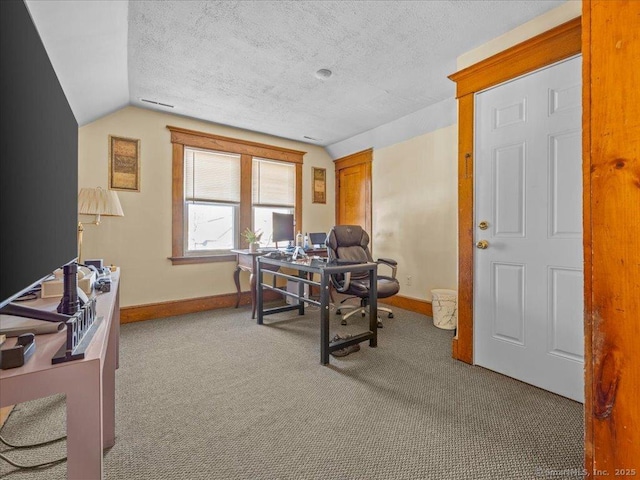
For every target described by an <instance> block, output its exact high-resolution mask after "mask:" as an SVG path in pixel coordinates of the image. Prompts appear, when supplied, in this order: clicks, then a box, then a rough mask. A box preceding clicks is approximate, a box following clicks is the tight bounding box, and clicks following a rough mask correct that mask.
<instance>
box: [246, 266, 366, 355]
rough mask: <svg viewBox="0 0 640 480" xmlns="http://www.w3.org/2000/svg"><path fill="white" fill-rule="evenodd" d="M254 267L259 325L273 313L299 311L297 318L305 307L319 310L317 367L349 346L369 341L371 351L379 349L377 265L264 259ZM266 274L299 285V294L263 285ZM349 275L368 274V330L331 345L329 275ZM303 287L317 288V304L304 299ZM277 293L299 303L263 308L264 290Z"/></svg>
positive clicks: (314, 301)
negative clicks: (289, 271)
mask: <svg viewBox="0 0 640 480" xmlns="http://www.w3.org/2000/svg"><path fill="white" fill-rule="evenodd" d="M256 261H257V262H256V263H257V275H256V276H257V282H256V287H257V288H256V290H257V292H256V293H257V303H258V305H257V307H258V325H262V324H263V320H264V316H265V315H271V314H274V313H280V312H286V311H290V310H296V309H297V310H298V313H299V314H300V315H304V305H305V303H310V304H312V305H317V306H319V307H320V363H321V364H322V365H327V364H328V363H329V354H330V353H331V352H333V351H336V350H341V349H343V348H346V347H348V346H350V345H355V344H356V343H360V342H363V341H365V340H369V346H370V347H376V346H377V345H378V296H377V284H378V264H377V263H372V262H366V263H350V264H338V263H336V262H325V261H320V260H315V259H314V260H312V259H307V260H306V261H291V260H277V259H273V258H266V257H265V256H262V257H258V258H256ZM280 267H285V268H287V269H292V270H297V271H298V276H293V275H288V274H286V273H283V272H280V271H279V269H280ZM265 271H268V272H269V273H270V274H271V275H274V276H276V277H281V278H285V279H287V280H291V281H295V282H298V293H297V294H295V293H291V292H288V291H286V290H283V289H281V288H278V287H274V286H272V285H269V284H265V283H264V282H263V274H264V272H265ZM348 272H367V273H368V274H369V283H370V285H371V288H370V290H369V298H368V302H369V330H368V331H367V332H363V333H360V334H357V335H354V336H352V337H350V338H348V339H342V340H339V341H337V342H333V343H331V342H330V341H329V336H330V335H329V299H330V296H329V279H330V277H331V275H336V274H346V273H348ZM314 273H316V274H318V275H320V282H315V281H313V280H309V277H310V276H312V275H311V274H314ZM304 284H307V285H310V286H316V287H320V300H319V301H317V300H313V299H311V298H307V297H305V296H304ZM265 288H266V289H269V290H277V291H278V292H280V293H282V294H283V295H287V296H290V297H293V298H296V299H298V305H288V306H283V307H275V308H269V309H265V308H264V298H263V297H264V295H263V290H264V289H265Z"/></svg>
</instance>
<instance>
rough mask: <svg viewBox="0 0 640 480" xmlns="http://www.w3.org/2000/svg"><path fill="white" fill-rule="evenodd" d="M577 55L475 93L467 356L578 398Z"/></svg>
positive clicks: (580, 315)
mask: <svg viewBox="0 0 640 480" xmlns="http://www.w3.org/2000/svg"><path fill="white" fill-rule="evenodd" d="M581 60H582V59H581V58H580V57H576V58H572V59H570V60H566V61H564V62H561V63H558V64H555V65H553V66H550V67H548V68H544V69H542V70H538V71H536V72H534V73H532V74H529V75H526V76H523V77H520V78H518V79H515V80H513V81H511V82H508V83H506V84H502V85H499V86H497V87H494V88H492V89H490V90H487V91H484V92H482V93H479V94H477V95H476V110H475V111H476V117H475V128H476V130H475V131H476V134H475V152H476V161H475V168H476V170H475V192H476V193H475V195H476V197H475V209H476V210H475V225H474V228H475V241H476V242H480V241H483V240H484V241H486V248H485V249H481V248H478V249H476V250H475V260H474V262H475V264H474V269H475V270H474V272H475V273H474V352H475V353H474V356H475V358H474V362H475V363H476V364H477V365H480V366H483V367H486V368H489V369H491V370H495V371H496V372H500V373H502V374H505V375H508V376H510V377H514V378H517V379H518V380H522V381H523V382H526V383H530V384H532V385H536V386H538V387H541V388H544V389H545V390H550V391H552V392H555V393H558V394H560V395H563V396H565V397H569V398H572V399H574V400H577V401H579V402H583V401H584V379H583V354H584V348H583V342H584V329H583V310H584V306H583V287H582V286H583V257H582V148H581V141H582V133H581V132H582V123H581V117H582V108H581V95H582V92H581ZM481 222H486V228H484V229H483V228H481V226H482V227H485V225H481ZM476 246H478V245H476ZM482 246H484V245H482V244H481V245H480V247H482Z"/></svg>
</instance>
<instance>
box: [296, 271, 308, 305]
mask: <svg viewBox="0 0 640 480" xmlns="http://www.w3.org/2000/svg"><path fill="white" fill-rule="evenodd" d="M298 277H300V278H304V279H306V278H307V272H303V271H302V270H298ZM298 297H299V300H298V315H304V302H303V301H302V298H303V297H304V283H302V282H298Z"/></svg>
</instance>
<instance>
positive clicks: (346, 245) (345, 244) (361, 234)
mask: <svg viewBox="0 0 640 480" xmlns="http://www.w3.org/2000/svg"><path fill="white" fill-rule="evenodd" d="M326 244H327V256H328V257H329V261H333V260H345V261H348V262H373V258H372V257H371V252H370V251H369V234H368V233H367V232H365V231H364V230H363V229H362V227H361V226H359V225H336V226H335V227H333V228H332V229H331V231H330V232H329V235H327V241H326ZM365 277H368V274H367V273H366V272H364V273H353V274H352V276H351V278H352V279H358V278H365Z"/></svg>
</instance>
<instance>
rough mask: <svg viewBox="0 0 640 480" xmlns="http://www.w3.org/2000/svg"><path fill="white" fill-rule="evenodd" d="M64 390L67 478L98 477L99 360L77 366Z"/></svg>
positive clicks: (101, 444) (100, 428)
mask: <svg viewBox="0 0 640 480" xmlns="http://www.w3.org/2000/svg"><path fill="white" fill-rule="evenodd" d="M66 393H67V459H68V460H67V478H68V479H70V480H72V479H78V480H87V479H90V478H91V479H101V478H103V477H102V473H103V472H102V465H103V462H102V449H103V447H104V442H103V438H104V436H103V435H104V432H103V425H102V416H103V404H102V395H101V392H100V361H99V360H96V361H93V362H87V363H85V364H82V366H81V367H79V368H78V369H76V371H75V382H74V383H73V385H72V386H71V388H69V390H67V392H66Z"/></svg>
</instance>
